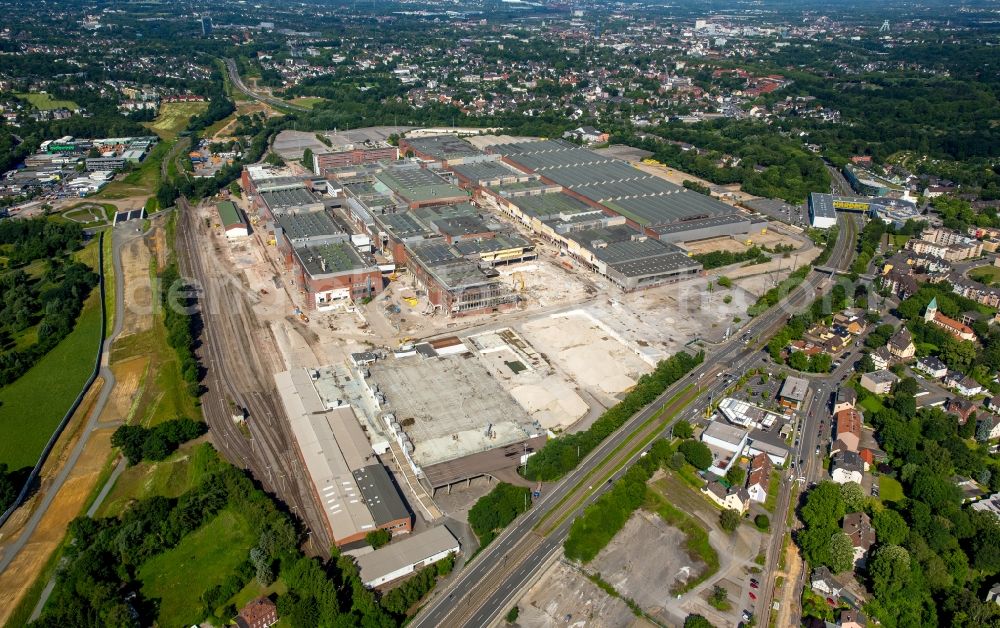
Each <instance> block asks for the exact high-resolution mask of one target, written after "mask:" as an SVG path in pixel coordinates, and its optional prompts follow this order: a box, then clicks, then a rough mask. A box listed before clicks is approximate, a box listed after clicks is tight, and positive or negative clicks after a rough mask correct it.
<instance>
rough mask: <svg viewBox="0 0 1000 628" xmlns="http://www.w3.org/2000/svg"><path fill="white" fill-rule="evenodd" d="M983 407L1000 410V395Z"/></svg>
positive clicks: (985, 403)
mask: <svg viewBox="0 0 1000 628" xmlns="http://www.w3.org/2000/svg"><path fill="white" fill-rule="evenodd" d="M998 259H1000V258H998ZM983 405H984V406H986V407H987V408H989V409H990V410H992V411H993V412H996V411H997V410H1000V395H996V396H993V397H990V398H989V399H987V400H986V401H985V402H983Z"/></svg>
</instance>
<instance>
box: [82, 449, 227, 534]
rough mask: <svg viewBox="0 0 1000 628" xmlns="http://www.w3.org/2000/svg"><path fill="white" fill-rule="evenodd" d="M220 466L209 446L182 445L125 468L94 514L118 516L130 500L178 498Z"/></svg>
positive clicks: (217, 458) (218, 459) (217, 456)
mask: <svg viewBox="0 0 1000 628" xmlns="http://www.w3.org/2000/svg"><path fill="white" fill-rule="evenodd" d="M221 465H222V461H221V459H220V458H219V455H218V454H217V453H216V452H215V450H213V449H212V447H211V445H208V444H206V443H197V444H184V445H182V446H181V448H180V449H178V450H177V451H176V452H174V453H173V454H172V455H170V456H169V457H168V458H167V459H166V460H164V461H162V462H149V463H142V464H138V465H136V466H134V467H129V468H128V469H126V470H125V472H124V473H122V474H121V476H119V478H118V480H117V481H116V482H115V486H114V488H112V489H111V493H110V494H108V497H107V499H106V500H105V502H104V504H102V505H101V509H100V510H99V511H98V513H97V514H98V516H100V517H111V516H118V515H120V514H121V513H122V511H124V510H125V508H126V506H128V504H129V502H130V501H132V500H133V499H147V498H150V497H155V496H160V497H178V496H180V495H181V494H182V493H184V492H185V491H187V490H189V489H191V488H192V487H194V486H196V485H197V484H199V483H200V482H201V480H202V478H203V477H205V476H206V475H207V474H208V473H209V472H211V471H212V470H214V469H217V468H219V467H220V466H221Z"/></svg>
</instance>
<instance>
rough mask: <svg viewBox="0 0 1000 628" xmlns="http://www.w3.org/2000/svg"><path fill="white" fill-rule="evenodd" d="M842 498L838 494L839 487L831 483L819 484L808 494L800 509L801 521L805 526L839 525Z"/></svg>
mask: <svg viewBox="0 0 1000 628" xmlns="http://www.w3.org/2000/svg"><path fill="white" fill-rule="evenodd" d="M844 512H845V506H844V498H843V496H842V495H841V494H840V487H839V485H837V484H835V483H833V482H829V481H826V482H820V483H819V484H817V485H816V486H815V487H814V488H813V489H812V490H811V491H809V494H808V495H806V503H805V505H804V506H803V507H802V521H803V523H805V524H806V525H807V526H824V525H833V526H838V527H839V525H840V520H841V519H843V518H844Z"/></svg>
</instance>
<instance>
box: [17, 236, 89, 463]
mask: <svg viewBox="0 0 1000 628" xmlns="http://www.w3.org/2000/svg"><path fill="white" fill-rule="evenodd" d="M97 246H98V243H97V241H96V240H95V241H94V242H92V243H91V244H90V245H88V246H87V248H86V249H84V250H83V251H81V253H80V254H79V256H78V257H79V258H80V260H81V261H85V262H87V263H90V264H91V265H93V266H95V267H96V265H97ZM103 324H104V320H103V318H102V317H101V298H100V294H99V291H98V290H97V289H95V290H94V291H93V292H91V294H90V296H89V297H87V300H86V301H85V302H84V306H83V311H82V312H81V313H80V317H79V318H78V319H77V321H76V325H75V326H74V328H73V331H71V332H70V334H69V335H68V336H66V338H64V339H63V341H62V342H61V343H59V345H58V346H57V347H56V348H55V349H53V350H52V351H49V353H48V354H46V355H45V357H43V358H42V359H41V360H39V361H38V363H37V364H35V366H33V367H32V368H31V369H30V370H28V372H27V373H25V374H24V375H23V376H22V377H21V378H20V379H18V380H17V381H15V382H13V383H12V384H9V385H7V386H5V387H3V388H2V389H0V462H6V463H7V464H8V465H10V467H11V468H12V469H19V468H21V467H25V466H32V465H34V464H35V462H36V461H37V460H38V455H39V454H40V453H41V452H42V448H43V447H44V446H45V443H46V442H48V440H49V437H50V436H52V430H54V429H55V428H56V426H57V425H59V421H60V420H61V419H62V417H63V414H65V413H66V410H67V409H68V408H69V406H70V404H72V403H73V400H74V399H76V396H77V395H78V394H80V390H81V389H82V388H83V384H84V383H85V382H86V381H87V378H88V377H89V376H90V372H91V370H92V369H93V367H94V359H95V358H96V357H97V342H98V340H99V339H100V336H101V326H102V325H103Z"/></svg>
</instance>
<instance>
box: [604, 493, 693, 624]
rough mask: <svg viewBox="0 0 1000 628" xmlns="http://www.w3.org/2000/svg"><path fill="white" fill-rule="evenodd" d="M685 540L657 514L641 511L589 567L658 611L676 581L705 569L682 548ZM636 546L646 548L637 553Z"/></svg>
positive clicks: (666, 600)
mask: <svg viewBox="0 0 1000 628" xmlns="http://www.w3.org/2000/svg"><path fill="white" fill-rule="evenodd" d="M684 542H685V535H684V533H683V532H681V531H680V530H678V529H677V528H674V527H672V526H669V525H667V524H666V523H665V522H664V521H663V519H661V518H660V517H659V516H658V515H656V514H654V513H650V512H647V511H645V510H638V511H637V512H636V513H635V514H633V515H632V517H631V518H630V519H629V520H628V522H627V523H626V524H625V527H624V528H622V530H621V532H619V533H618V534H617V535H615V538H614V540H612V541H611V543H609V544H608V546H607V547H605V548H604V549H603V550H601V553H600V554H598V555H597V558H595V559H594V561H593V562H592V563H591V564H590V565H588V567H587V569H588V571H592V572H596V573H598V574H600V576H601V578H603V579H604V581H605V582H607V583H608V584H610V585H611V586H613V587H614V588H615V590H616V591H618V592H619V593H620V594H621V595H622V596H625V597H630V598H632V599H633V600H635V601H636V602H637V603H638V604H639V606H641V607H642V608H643V609H644V610H646V612H649V613H656V612H657V611H659V610H661V609H663V608H664V607H665V606H666V604H667V603H668V601H669V600H670V598H671V597H672V596H671V595H670V589H671V588H672V587H673V586H674V584H675V583H678V582H683V581H686V580H687V579H688V578H691V577H695V576H697V575H698V574H699V573H701V572H702V570H704V568H705V565H704V563H702V562H701V561H692V560H691V558H690V557H689V556H688V554H687V552H686V551H684V550H683V549H682V548H683V546H684ZM637 547H641V548H644V549H643V551H641V552H637V551H635V550H636V548H637Z"/></svg>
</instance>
